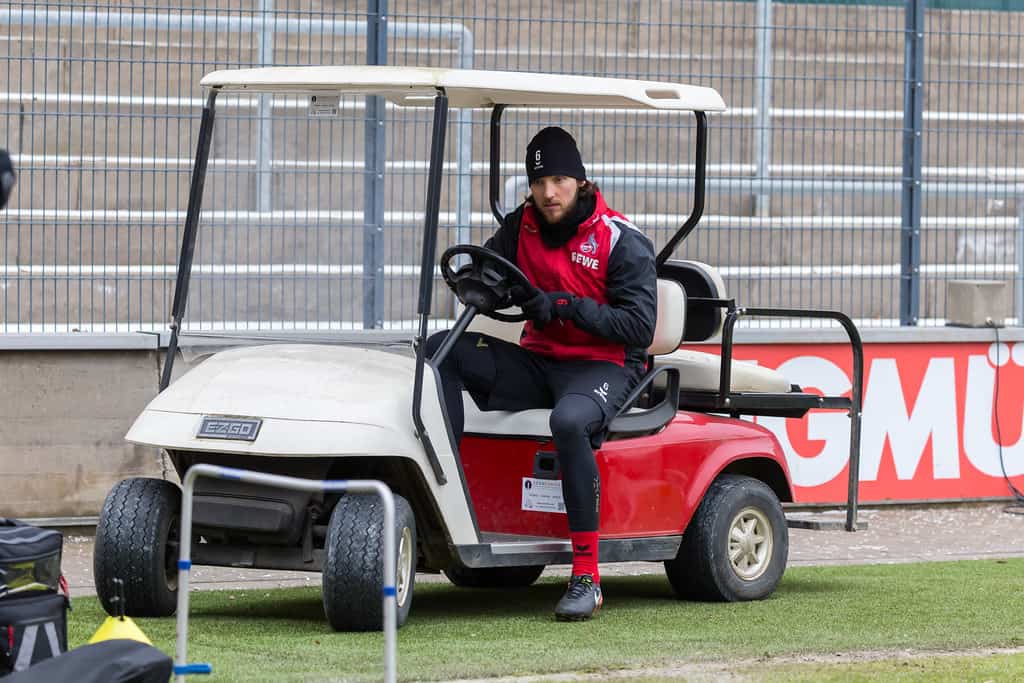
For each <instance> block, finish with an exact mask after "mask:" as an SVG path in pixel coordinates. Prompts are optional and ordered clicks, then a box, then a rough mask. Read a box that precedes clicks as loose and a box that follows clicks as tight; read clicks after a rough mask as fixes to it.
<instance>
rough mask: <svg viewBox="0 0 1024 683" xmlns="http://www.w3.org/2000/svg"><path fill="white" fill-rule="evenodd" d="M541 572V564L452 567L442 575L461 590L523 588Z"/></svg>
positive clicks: (531, 582) (542, 569)
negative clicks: (475, 567) (471, 567)
mask: <svg viewBox="0 0 1024 683" xmlns="http://www.w3.org/2000/svg"><path fill="white" fill-rule="evenodd" d="M543 571H544V565H543V564H538V565H530V566H527V567H483V568H477V569H470V568H469V567H460V566H458V565H452V566H450V567H448V568H447V569H445V570H444V573H445V576H447V577H448V580H449V581H451V582H452V583H454V584H455V585H456V586H460V587H462V588H525V587H526V586H530V585H532V584H533V582H534V581H536V580H537V579H538V578H540V575H541V573H542V572H543Z"/></svg>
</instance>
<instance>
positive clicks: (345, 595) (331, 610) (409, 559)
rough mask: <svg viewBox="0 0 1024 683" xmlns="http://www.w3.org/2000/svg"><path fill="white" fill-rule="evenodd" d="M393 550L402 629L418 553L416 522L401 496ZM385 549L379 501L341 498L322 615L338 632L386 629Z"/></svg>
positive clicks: (330, 533)
mask: <svg viewBox="0 0 1024 683" xmlns="http://www.w3.org/2000/svg"><path fill="white" fill-rule="evenodd" d="M403 538H404V540H403ZM403 544H404V545H403ZM395 545H396V549H395V552H396V554H397V558H398V566H397V571H396V576H395V589H396V601H397V605H398V610H397V611H398V624H397V625H398V626H399V627H401V626H402V624H404V623H405V620H406V618H408V616H409V609H410V608H411V607H412V594H413V588H414V586H415V583H416V554H417V553H416V520H415V518H414V517H413V514H412V508H411V507H409V503H408V502H406V500H405V498H402V497H401V496H395ZM383 546H384V507H383V503H382V502H381V500H380V498H379V497H377V496H375V495H364V494H349V495H345V496H342V497H341V499H340V500H339V501H338V504H337V505H336V506H335V508H334V512H332V513H331V521H330V524H329V525H328V527H327V541H326V548H325V549H326V551H327V552H326V558H325V560H324V569H323V576H322V579H323V600H324V613H325V614H326V615H327V621H329V622H330V624H331V628H333V629H334V630H335V631H380V630H381V629H382V628H383V627H384V613H383V606H382V605H381V597H382V595H383V591H384V565H383V563H382V561H381V560H382V556H383V552H384V548H383Z"/></svg>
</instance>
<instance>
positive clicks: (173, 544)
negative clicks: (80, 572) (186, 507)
mask: <svg viewBox="0 0 1024 683" xmlns="http://www.w3.org/2000/svg"><path fill="white" fill-rule="evenodd" d="M180 520H181V490H180V489H179V488H178V487H177V486H176V485H175V484H173V483H171V482H169V481H164V480H162V479H125V480H123V481H121V482H119V483H118V484H117V485H116V486H115V487H114V488H113V489H111V491H110V493H109V494H107V499H106V500H105V501H104V502H103V509H102V510H101V511H100V518H99V522H98V523H97V524H96V541H95V547H94V553H93V573H94V575H95V579H96V593H97V595H98V596H99V598H100V603H101V604H102V605H103V609H105V610H106V611H107V614H110V615H115V614H117V613H118V609H119V605H118V604H117V600H116V598H117V589H116V587H115V584H114V579H121V580H122V581H123V582H124V597H125V604H124V612H125V614H127V615H128V616H131V617H169V616H171V615H172V614H174V610H175V608H176V607H177V601H178V568H177V565H178V552H179V548H178V539H179V537H178V534H179V530H180Z"/></svg>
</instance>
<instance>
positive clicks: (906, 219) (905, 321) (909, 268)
mask: <svg viewBox="0 0 1024 683" xmlns="http://www.w3.org/2000/svg"><path fill="white" fill-rule="evenodd" d="M924 6H925V0H907V12H906V31H905V34H904V64H903V73H904V83H903V198H902V221H901V223H900V233H901V234H900V325H917V322H918V316H919V313H920V305H921V304H920V302H921V198H922V191H921V190H922V188H921V156H922V151H923V150H922V147H923V140H922V128H923V121H924V117H923V109H924Z"/></svg>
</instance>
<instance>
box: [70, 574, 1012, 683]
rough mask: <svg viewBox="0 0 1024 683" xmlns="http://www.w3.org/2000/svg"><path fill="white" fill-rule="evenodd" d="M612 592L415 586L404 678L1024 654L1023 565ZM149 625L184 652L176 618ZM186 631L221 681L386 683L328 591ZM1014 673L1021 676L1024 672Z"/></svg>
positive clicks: (206, 597)
mask: <svg viewBox="0 0 1024 683" xmlns="http://www.w3.org/2000/svg"><path fill="white" fill-rule="evenodd" d="M602 586H603V588H604V591H605V609H604V611H603V613H602V614H601V616H600V617H599V618H598V619H596V620H594V621H591V622H586V623H577V624H566V623H558V622H555V621H554V619H553V617H552V608H553V607H554V604H555V602H556V601H557V599H558V597H559V596H560V595H561V592H562V590H563V588H564V583H563V582H562V581H557V580H553V579H551V580H544V581H542V582H540V583H538V584H537V585H535V586H533V587H531V588H528V589H518V590H473V589H460V588H456V587H454V586H451V585H449V584H421V585H418V586H417V588H416V593H415V596H414V602H413V608H412V614H411V616H410V619H409V622H408V623H407V624H406V626H405V627H404V628H403V629H401V631H399V635H398V653H399V654H398V656H399V676H400V678H402V679H415V680H450V679H453V678H460V677H489V676H500V675H523V674H541V673H551V672H564V671H578V672H600V671H603V670H609V669H628V668H637V667H671V666H672V665H673V664H679V663H682V662H693V661H702V660H704V661H716V662H721V661H722V660H723V659H727V660H729V659H736V660H742V659H748V660H749V659H751V658H763V657H773V656H780V655H792V654H800V653H837V652H838V653H843V652H851V651H858V650H889V649H911V650H966V649H971V648H978V647H1016V646H1021V645H1024V612H1022V601H1021V599H1020V596H1021V595H1024V560H981V561H965V562H943V563H927V564H903V565H870V566H845V567H798V568H792V569H790V570H789V571H787V573H786V576H785V578H784V580H783V582H782V583H781V584H780V586H779V589H778V590H777V591H776V593H775V594H774V595H773V596H772V597H771V598H770V599H768V600H765V601H761V602H749V603H734V604H718V603H691V602H681V601H678V600H676V599H674V598H673V596H672V593H671V589H670V588H669V585H668V582H667V580H666V579H665V578H664V576H661V575H650V576H636V577H612V576H609V577H606V578H605V579H604V580H603V582H602ZM104 616H105V615H104V613H103V612H102V610H101V608H100V607H99V603H98V602H97V601H96V600H95V599H93V598H79V599H76V600H74V611H73V612H72V613H71V618H70V625H69V628H70V632H69V640H70V641H71V644H72V645H79V644H82V643H83V642H85V641H86V640H87V639H88V638H89V636H90V635H91V633H92V632H93V631H94V630H95V629H96V628H97V627H98V626H99V624H100V623H101V621H102V620H103V618H104ZM137 623H138V625H139V626H140V627H141V628H142V629H143V630H144V631H145V632H146V634H147V635H149V637H150V638H151V639H152V640H153V642H154V644H156V645H157V646H158V647H160V648H161V649H162V650H164V651H165V652H167V653H173V652H174V619H173V618H168V619H138V620H137ZM189 624H190V626H189V629H190V638H189V659H190V660H191V661H193V662H210V663H212V664H213V667H214V675H213V676H212V677H209V678H207V679H206V680H210V681H240V680H246V681H326V680H345V681H348V680H377V679H379V678H380V676H381V672H382V670H383V668H382V651H383V638H382V636H381V634H379V633H372V634H366V633H333V632H331V631H330V629H329V627H328V626H327V623H326V621H325V619H324V616H323V611H322V605H321V602H320V593H319V590H317V589H316V588H295V589H282V590H271V591H268V590H255V591H217V592H204V593H195V594H193V596H192V609H191V616H190V620H189ZM1011 659H1013V660H1014V662H1015V664H1014V666H1016V667H1018V668H1017V669H1014V670H1015V671H1019V670H1020V669H1019V665H1020V661H1019V658H1011ZM840 661H841V660H840ZM745 664H749V662H746V663H745ZM738 666H740V667H743V666H744V665H743V664H738ZM814 666H817V667H819V669H822V667H823V665H821V664H816V665H814ZM798 668H799V667H798ZM824 668H826V669H827V667H824ZM746 673H750V672H749V671H747V672H746ZM824 673H825V672H824V671H823V670H819V671H817V672H815V673H814V674H813V675H812V676H811V678H813V679H815V680H820V679H821V677H822V676H823V675H824ZM819 674H821V675H819ZM794 675H795V674H794V672H793V671H788V673H785V672H784V673H783V677H790V678H791V677H793V676H794ZM837 675H838V676H839V678H842V675H843V674H842V673H840V674H837ZM851 675H852V674H851ZM865 675H867V674H865ZM808 680H810V679H808ZM908 680H915V679H908ZM996 680H1002V679H1001V677H997V678H996Z"/></svg>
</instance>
